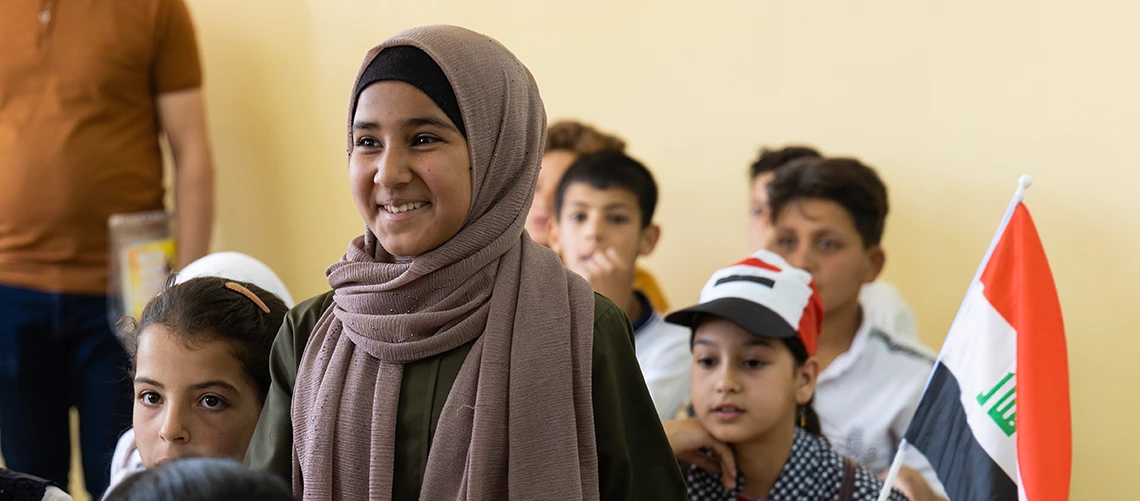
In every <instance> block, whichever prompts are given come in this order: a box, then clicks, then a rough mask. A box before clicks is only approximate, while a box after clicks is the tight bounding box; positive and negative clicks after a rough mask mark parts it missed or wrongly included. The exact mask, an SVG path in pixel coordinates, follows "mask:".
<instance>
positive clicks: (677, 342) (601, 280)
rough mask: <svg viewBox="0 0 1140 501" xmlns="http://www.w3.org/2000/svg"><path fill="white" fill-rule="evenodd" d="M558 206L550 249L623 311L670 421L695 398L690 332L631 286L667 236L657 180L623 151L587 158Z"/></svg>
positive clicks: (566, 178) (562, 189)
mask: <svg viewBox="0 0 1140 501" xmlns="http://www.w3.org/2000/svg"><path fill="white" fill-rule="evenodd" d="M554 202H555V203H554V207H555V214H556V216H557V217H556V219H555V222H554V224H553V225H552V228H551V232H550V244H551V248H552V249H554V251H555V252H557V253H558V255H559V256H561V258H562V262H563V264H565V265H566V267H567V268H569V269H570V270H571V271H573V272H575V273H577V274H579V275H581V276H582V277H584V278H585V279H586V280H587V281H589V282H590V285H592V286H593V287H594V290H595V291H596V292H598V293H599V294H601V295H603V296H606V297H607V298H609V299H610V300H611V301H613V302H614V304H616V305H618V307H620V308H621V309H622V310H623V311H625V314H626V316H627V317H629V319H630V322H631V323H632V324H633V335H634V349H635V351H636V354H637V362H638V364H639V365H641V372H642V374H643V375H644V377H645V383H646V385H648V387H649V394H650V396H651V397H652V398H653V404H654V405H655V406H656V407H657V413H658V415H659V416H660V418H661V419H663V420H664V419H670V418H672V417H673V416H674V414H676V412H677V409H678V408H679V407H680V406H681V403H682V401H684V400H685V397H686V396H688V392H689V376H690V374H691V367H690V365H691V364H692V353H691V352H690V350H689V331H688V330H687V329H685V328H683V327H680V326H677V325H673V324H668V323H665V320H664V318H662V316H661V314H660V313H659V312H657V311H655V310H654V309H653V306H651V305H650V302H649V300H648V299H647V298H646V296H645V294H643V293H642V292H640V291H638V290H637V289H635V288H634V287H633V283H634V270H635V269H636V264H637V259H638V258H639V257H641V256H646V255H649V253H651V252H653V249H654V247H656V246H657V240H658V239H659V238H660V237H661V228H660V227H659V226H657V225H656V224H654V223H653V212H654V210H655V209H656V206H657V184H656V183H655V182H654V180H653V175H652V174H650V173H649V170H648V169H646V168H645V166H644V165H642V164H641V163H639V162H638V161H637V160H634V159H632V158H630V157H628V156H626V155H625V154H624V153H621V152H616V151H607V152H600V153H592V154H589V155H584V156H582V157H580V158H579V159H578V160H577V161H575V162H574V164H573V165H572V166H571V167H570V169H569V170H567V171H566V174H564V175H563V176H562V180H561V182H560V183H559V185H558V191H557V193H556V195H555V199H554Z"/></svg>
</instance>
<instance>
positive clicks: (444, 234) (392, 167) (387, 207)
mask: <svg viewBox="0 0 1140 501" xmlns="http://www.w3.org/2000/svg"><path fill="white" fill-rule="evenodd" d="M348 167H349V169H348V170H349V179H350V181H351V182H352V194H353V198H354V199H355V200H356V208H357V210H358V211H359V212H360V216H361V217H362V218H364V222H365V223H367V224H368V228H369V229H371V230H372V233H373V234H375V235H376V238H377V239H378V240H379V241H380V245H382V246H383V247H384V249H385V250H387V251H388V252H390V253H392V254H394V255H396V256H405V257H410V256H418V255H420V254H423V253H425V252H428V251H431V250H433V249H435V248H436V247H439V246H440V245H443V243H444V242H446V241H448V240H450V239H451V237H453V236H455V235H456V234H457V233H459V230H460V228H462V227H463V222H464V221H465V220H466V219H467V212H468V210H469V209H470V207H471V159H470V156H469V154H468V151H467V139H466V138H464V137H463V134H461V133H460V132H459V128H458V127H456V125H455V124H454V123H452V121H451V119H450V118H448V117H447V114H446V113H444V112H443V110H441V109H440V108H439V106H437V105H436V104H435V102H434V101H432V100H431V98H430V97H428V95H427V94H424V93H423V91H421V90H419V89H417V88H415V87H413V86H412V85H410V84H407V83H404V82H400V81H393V80H389V81H383V82H378V83H374V84H372V85H370V86H368V87H367V88H365V89H364V91H363V92H361V93H360V99H359V100H358V101H357V106H356V115H355V116H354V117H353V123H352V151H351V153H350V154H349V160H348Z"/></svg>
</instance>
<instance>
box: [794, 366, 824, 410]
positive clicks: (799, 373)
mask: <svg viewBox="0 0 1140 501" xmlns="http://www.w3.org/2000/svg"><path fill="white" fill-rule="evenodd" d="M818 377H819V363H817V362H816V361H815V357H809V358H808V359H807V361H806V362H804V364H803V365H801V366H800V367H799V369H797V370H796V404H798V405H807V403H808V402H810V401H811V396H812V395H814V394H815V382H816V379H817V378H818Z"/></svg>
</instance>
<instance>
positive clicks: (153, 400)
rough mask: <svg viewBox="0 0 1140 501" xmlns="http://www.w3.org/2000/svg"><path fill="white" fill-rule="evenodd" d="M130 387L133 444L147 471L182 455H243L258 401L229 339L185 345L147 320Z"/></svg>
mask: <svg viewBox="0 0 1140 501" xmlns="http://www.w3.org/2000/svg"><path fill="white" fill-rule="evenodd" d="M134 386H135V392H134V398H135V404H134V427H135V443H136V445H137V447H138V450H139V454H140V456H141V457H142V461H143V465H144V466H146V467H147V468H153V467H154V466H156V465H158V464H160V463H162V462H164V461H166V460H168V459H176V458H182V457H224V458H231V459H234V460H237V461H241V460H242V459H243V458H244V457H245V451H246V448H247V447H249V441H250V438H252V437H253V430H254V428H256V427H257V420H258V417H259V416H260V415H261V399H260V398H259V395H258V392H257V386H256V384H255V383H254V381H253V380H252V379H251V378H250V377H249V376H248V375H247V374H246V373H245V371H244V370H243V368H242V364H241V361H239V360H238V359H237V358H236V357H235V356H234V351H233V348H232V347H231V345H230V344H228V343H226V342H224V341H221V340H217V339H212V340H208V341H205V342H202V343H195V344H193V345H187V344H186V342H185V341H184V340H183V339H182V338H180V337H178V336H176V335H174V334H173V333H171V332H170V331H169V330H168V329H167V328H166V327H163V326H161V325H158V324H152V325H149V326H147V327H146V328H144V329H143V331H142V333H141V334H140V335H139V338H138V351H137V354H136V362H135V380H134Z"/></svg>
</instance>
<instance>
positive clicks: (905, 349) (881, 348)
mask: <svg viewBox="0 0 1140 501" xmlns="http://www.w3.org/2000/svg"><path fill="white" fill-rule="evenodd" d="M864 342H865V343H866V345H865V346H864V347H863V349H864V350H865V351H866V352H867V353H866V354H867V355H868V356H870V357H872V358H873V359H874V361H875V363H876V365H879V364H886V365H889V366H890V368H891V369H892V370H894V371H897V372H902V373H904V374H905V373H925V372H930V369H931V367H933V366H934V359H935V356H936V354H935V353H934V351H933V350H931V349H930V348H928V347H926V345H924V344H922V343H921V342H919V341H918V340H917V339H909V338H906V337H902V336H895V335H893V334H891V333H889V332H887V331H886V330H883V329H882V328H880V327H876V326H871V327H870V328H869V329H868V331H867V339H866V340H864Z"/></svg>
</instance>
